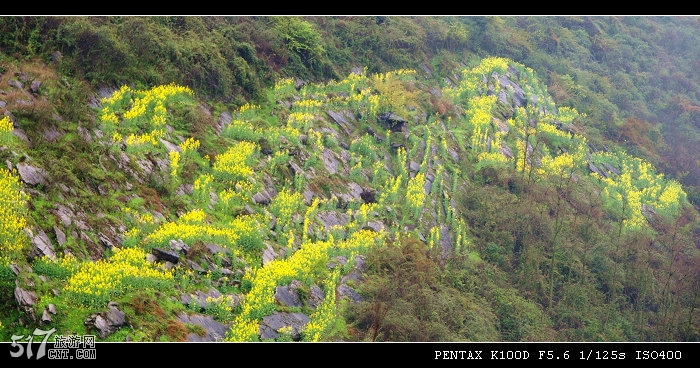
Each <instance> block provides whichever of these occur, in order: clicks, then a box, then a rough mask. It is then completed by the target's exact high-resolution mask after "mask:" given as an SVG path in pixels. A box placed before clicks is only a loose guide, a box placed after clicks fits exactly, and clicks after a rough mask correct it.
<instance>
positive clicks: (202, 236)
mask: <svg viewBox="0 0 700 368" xmlns="http://www.w3.org/2000/svg"><path fill="white" fill-rule="evenodd" d="M238 238H239V234H238V233H237V232H236V231H235V230H234V229H232V228H230V227H228V226H214V225H209V224H204V223H190V222H181V221H176V222H172V221H171V222H166V223H164V224H162V225H161V226H159V227H158V228H157V229H156V230H155V231H153V232H152V233H150V234H148V236H146V237H145V238H144V240H143V243H144V245H145V246H146V247H155V246H165V245H167V244H168V243H169V242H170V240H171V239H180V240H182V241H184V242H185V243H187V244H190V245H191V244H193V243H194V242H195V241H197V240H201V241H205V242H211V243H216V244H220V245H223V246H226V247H227V248H229V249H230V250H232V251H235V249H234V247H233V245H234V244H236V241H237V240H238Z"/></svg>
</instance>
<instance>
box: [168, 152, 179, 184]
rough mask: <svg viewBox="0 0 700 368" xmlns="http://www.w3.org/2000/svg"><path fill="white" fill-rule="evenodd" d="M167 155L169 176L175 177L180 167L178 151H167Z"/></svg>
mask: <svg viewBox="0 0 700 368" xmlns="http://www.w3.org/2000/svg"><path fill="white" fill-rule="evenodd" d="M168 157H169V158H170V176H172V177H173V178H176V177H177V174H178V170H179V169H180V152H178V151H175V150H173V151H170V152H168Z"/></svg>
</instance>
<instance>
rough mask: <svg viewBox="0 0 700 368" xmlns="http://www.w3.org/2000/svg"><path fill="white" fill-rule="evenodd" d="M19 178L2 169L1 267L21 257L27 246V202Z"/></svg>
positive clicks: (0, 180) (0, 186)
mask: <svg viewBox="0 0 700 368" xmlns="http://www.w3.org/2000/svg"><path fill="white" fill-rule="evenodd" d="M28 200H29V195H28V194H27V193H26V192H24V190H23V188H22V183H21V182H20V180H19V176H18V175H17V173H16V172H15V171H9V170H7V169H5V168H0V208H2V211H0V265H3V264H8V262H10V261H11V260H12V259H15V258H17V257H19V256H21V252H22V249H23V248H24V246H25V245H26V244H27V241H28V240H27V236H26V234H25V233H24V228H25V227H26V225H27V220H26V217H25V216H26V215H27V207H26V204H27V201H28Z"/></svg>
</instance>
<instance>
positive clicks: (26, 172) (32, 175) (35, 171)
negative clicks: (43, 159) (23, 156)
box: [17, 162, 47, 185]
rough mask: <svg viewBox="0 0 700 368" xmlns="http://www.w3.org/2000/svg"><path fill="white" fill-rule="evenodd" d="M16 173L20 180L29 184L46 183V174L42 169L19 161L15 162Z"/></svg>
mask: <svg viewBox="0 0 700 368" xmlns="http://www.w3.org/2000/svg"><path fill="white" fill-rule="evenodd" d="M17 173H18V174H19V176H20V178H21V179H22V181H23V182H25V183H27V184H29V185H39V184H42V185H46V178H47V176H46V172H45V171H44V169H41V168H38V167H34V166H32V165H29V164H27V163H24V162H20V163H19V164H17Z"/></svg>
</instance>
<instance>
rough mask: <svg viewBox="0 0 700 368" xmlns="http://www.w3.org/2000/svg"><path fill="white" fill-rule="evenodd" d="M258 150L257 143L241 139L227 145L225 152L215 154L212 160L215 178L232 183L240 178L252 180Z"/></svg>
mask: <svg viewBox="0 0 700 368" xmlns="http://www.w3.org/2000/svg"><path fill="white" fill-rule="evenodd" d="M257 151H258V145H257V143H253V142H247V141H241V142H237V143H235V144H234V145H233V146H231V147H229V148H228V149H227V150H226V152H224V153H222V154H220V155H219V156H217V158H216V161H215V162H214V166H213V167H212V169H213V175H214V177H215V178H216V179H217V180H220V181H222V182H226V183H229V184H234V183H236V182H237V181H241V180H251V181H252V180H253V178H254V172H253V168H252V167H251V165H252V164H253V163H254V159H255V157H256V153H257Z"/></svg>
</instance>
